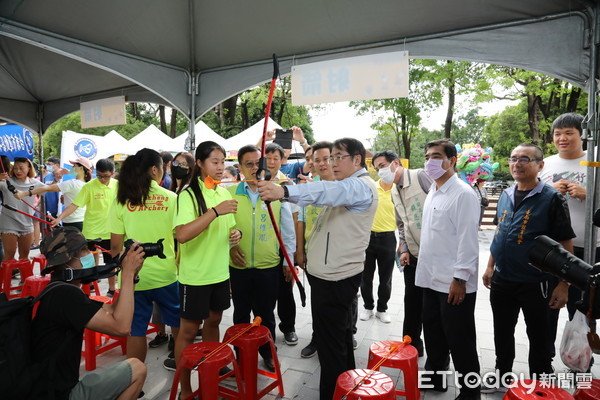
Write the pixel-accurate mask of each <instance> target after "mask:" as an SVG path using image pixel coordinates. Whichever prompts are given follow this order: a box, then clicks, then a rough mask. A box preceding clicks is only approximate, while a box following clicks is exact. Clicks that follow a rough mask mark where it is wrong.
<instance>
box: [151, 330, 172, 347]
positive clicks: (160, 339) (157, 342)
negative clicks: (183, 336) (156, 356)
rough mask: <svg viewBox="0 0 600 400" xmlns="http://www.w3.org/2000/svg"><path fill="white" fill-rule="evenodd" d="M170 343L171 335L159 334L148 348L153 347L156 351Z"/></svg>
mask: <svg viewBox="0 0 600 400" xmlns="http://www.w3.org/2000/svg"><path fill="white" fill-rule="evenodd" d="M168 341H169V335H167V334H166V333H165V334H162V333H160V332H159V333H157V334H156V337H155V338H154V339H152V340H151V341H150V343H148V347H151V348H153V349H154V348H156V347H158V346H162V345H163V344H165V343H167V342H168Z"/></svg>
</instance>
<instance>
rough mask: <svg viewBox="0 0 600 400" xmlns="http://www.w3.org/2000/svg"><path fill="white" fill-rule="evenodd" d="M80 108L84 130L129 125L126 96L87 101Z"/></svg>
mask: <svg viewBox="0 0 600 400" xmlns="http://www.w3.org/2000/svg"><path fill="white" fill-rule="evenodd" d="M79 106H80V111H81V127H82V128H96V127H98V126H110V125H124V124H126V123H127V120H126V118H125V115H126V113H125V96H117V97H110V98H108V99H101V100H94V101H86V102H83V103H81V104H80V105H79Z"/></svg>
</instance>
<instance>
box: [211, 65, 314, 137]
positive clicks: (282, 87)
mask: <svg viewBox="0 0 600 400" xmlns="http://www.w3.org/2000/svg"><path fill="white" fill-rule="evenodd" d="M269 88H270V83H266V84H263V85H260V86H257V87H255V88H253V89H250V90H246V91H244V92H242V93H240V94H239V95H236V96H234V97H232V98H231V99H228V100H227V101H226V102H224V103H222V104H221V105H219V106H217V107H215V108H214V109H212V110H210V111H208V112H207V113H206V114H204V115H203V116H202V118H201V120H202V121H204V123H206V125H208V126H209V127H210V128H211V129H212V130H214V131H215V132H217V133H218V134H219V135H221V136H223V137H224V138H229V137H232V136H235V135H237V134H238V133H240V132H242V131H244V130H246V129H248V128H249V127H250V126H252V125H254V124H255V123H257V122H258V121H260V120H262V119H263V118H264V116H265V109H266V106H267V100H268V97H269ZM230 108H235V110H233V111H234V112H233V113H230V111H231V110H230ZM308 111H309V109H308V107H306V106H297V107H295V106H292V86H291V79H290V78H289V77H285V78H283V79H281V80H279V81H278V82H277V86H276V88H275V93H274V95H273V104H272V105H271V113H270V116H271V118H272V119H273V120H274V121H275V122H277V123H278V124H279V125H281V126H282V127H283V128H291V127H292V126H298V127H300V128H302V131H303V133H304V137H305V138H306V139H307V140H308V142H309V143H313V142H314V134H313V130H312V120H311V117H310V115H309V113H308Z"/></svg>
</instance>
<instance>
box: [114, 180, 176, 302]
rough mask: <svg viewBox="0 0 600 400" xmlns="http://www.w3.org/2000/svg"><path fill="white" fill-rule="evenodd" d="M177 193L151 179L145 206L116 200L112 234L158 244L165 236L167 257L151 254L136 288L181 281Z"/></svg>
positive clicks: (162, 285)
mask: <svg viewBox="0 0 600 400" xmlns="http://www.w3.org/2000/svg"><path fill="white" fill-rule="evenodd" d="M176 201H177V195H176V194H175V193H173V192H171V191H168V190H167V189H164V188H162V187H160V186H159V185H158V183H156V181H152V182H151V186H150V191H149V194H148V198H147V199H146V203H145V205H144V206H133V205H131V204H130V203H129V202H127V203H126V204H120V203H119V202H117V201H115V202H114V203H113V205H112V207H111V208H110V212H109V214H108V215H109V217H108V229H109V231H110V232H111V233H116V234H118V235H125V240H127V239H133V240H136V241H138V242H141V243H148V242H152V243H155V242H156V241H157V240H159V239H163V242H162V244H163V249H164V250H163V251H164V254H165V257H166V258H164V259H161V258H159V257H149V258H146V259H145V260H144V267H143V268H142V269H141V270H140V272H139V277H140V281H139V282H138V283H137V284H136V285H135V290H136V291H139V290H150V289H156V288H160V287H164V286H167V285H170V284H172V283H173V282H175V281H176V280H177V266H176V264H175V245H174V240H173V229H172V224H173V216H174V215H175V206H176Z"/></svg>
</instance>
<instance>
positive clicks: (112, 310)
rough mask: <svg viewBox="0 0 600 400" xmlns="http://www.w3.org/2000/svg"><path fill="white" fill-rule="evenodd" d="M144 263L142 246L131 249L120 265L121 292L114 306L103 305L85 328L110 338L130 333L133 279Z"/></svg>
mask: <svg viewBox="0 0 600 400" xmlns="http://www.w3.org/2000/svg"><path fill="white" fill-rule="evenodd" d="M143 263H144V250H143V249H142V246H136V248H135V249H131V250H130V251H129V252H128V253H127V256H125V259H124V260H123V263H122V267H123V268H122V270H121V292H120V294H119V299H118V301H117V302H116V303H115V304H104V305H103V306H102V308H101V309H100V310H98V312H96V314H95V315H94V316H93V317H92V319H90V320H89V321H88V323H87V324H86V326H85V327H86V328H88V329H91V330H93V331H96V332H100V333H105V334H108V335H112V336H127V335H129V332H130V331H131V320H132V319H133V308H134V300H133V293H134V284H133V279H134V277H135V276H136V274H137V273H138V272H139V270H140V269H141V268H142V264H143Z"/></svg>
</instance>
